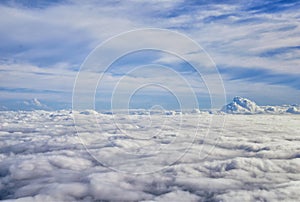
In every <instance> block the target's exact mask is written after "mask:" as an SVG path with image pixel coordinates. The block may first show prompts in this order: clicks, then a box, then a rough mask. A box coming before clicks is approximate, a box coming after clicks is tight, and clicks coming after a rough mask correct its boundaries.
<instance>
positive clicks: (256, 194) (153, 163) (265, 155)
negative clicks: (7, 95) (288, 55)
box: [0, 111, 300, 201]
mask: <svg viewBox="0 0 300 202" xmlns="http://www.w3.org/2000/svg"><path fill="white" fill-rule="evenodd" d="M74 113H76V116H79V117H81V118H82V119H81V120H82V121H81V122H77V123H76V127H77V131H79V132H80V136H77V135H76V132H75V128H74V123H73V121H72V116H73V115H74V114H73V115H72V114H70V113H69V112H68V111H57V112H45V111H35V112H1V113H0V116H1V117H0V118H1V120H5V121H3V122H2V123H1V128H0V140H1V141H0V159H1V161H0V199H6V200H8V201H10V200H11V199H17V201H19V200H20V201H24V200H29V201H41V200H44V201H95V200H130V201H135V200H137V201H143V200H154V201H170V200H179V199H184V200H186V201H199V200H200V201H202V200H203V201H233V200H249V201H254V200H259V201H266V200H267V201H269V200H270V201H278V200H284V201H293V200H297V199H298V198H299V197H300V196H299V191H298V189H299V183H300V176H299V171H300V170H299V168H300V162H299V154H300V153H299V152H300V151H299V147H298V145H299V141H300V139H299V131H300V128H299V124H298V123H299V118H300V117H299V116H293V115H286V116H278V115H250V116H247V115H235V116H232V115H227V116H222V115H218V116H213V115H208V114H200V115H199V114H197V115H195V114H194V115H193V114H186V115H182V116H180V115H174V116H163V115H152V125H151V124H149V116H147V115H130V116H129V117H127V116H124V115H122V114H119V115H115V116H112V115H106V114H98V113H96V112H92V111H85V112H83V113H79V112H74ZM125 117H126V118H127V119H124V118H125ZM224 117H225V119H226V122H225V125H224V129H223V132H221V133H220V130H219V129H218V127H212V128H210V132H209V135H208V136H206V135H205V134H206V133H207V130H208V127H209V124H208V123H210V119H218V118H224ZM94 118H97V119H98V120H99V121H100V122H99V123H100V127H99V126H97V125H93V124H91V123H92V122H91V119H94ZM179 118H181V119H182V121H181V122H180V119H179ZM197 122H199V129H198V135H197V136H196V137H194V133H195V126H196V125H197V124H196V123H197ZM179 123H181V130H182V131H183V132H180V133H177V132H178V131H179V128H180V127H178V126H179V125H178V124H179ZM218 123H220V122H218ZM273 123H277V124H273ZM115 124H118V127H119V129H122V131H120V130H119V129H118V128H117V127H116V125H115ZM192 126H194V127H192ZM157 131H158V133H156V132H157ZM124 132H127V135H126V133H124ZM155 133H156V135H155V136H154V135H153V134H155ZM99 134H100V135H99ZM128 135H129V136H128ZM82 142H84V143H85V145H83V144H82ZM191 142H193V145H192V147H190V149H189V151H188V153H186V154H185V155H184V156H182V154H183V152H184V150H185V148H186V146H187V145H189V144H190V143H191ZM86 147H87V148H88V149H89V152H90V153H88V152H87V150H86V149H85V148H86ZM179 148H180V149H179ZM90 154H94V155H97V154H99V156H94V157H95V158H93V157H92V156H91V155H90ZM125 157H126V158H125ZM167 157H168V158H167ZM174 157H175V159H178V160H177V161H176V162H175V163H170V161H169V160H170V159H174ZM204 157H206V158H204ZM99 161H100V162H99ZM103 163H104V164H106V165H109V166H110V167H111V168H112V169H113V170H112V169H110V168H107V167H105V166H102V165H103ZM124 163H125V164H124ZM116 170H117V171H116ZM155 170H158V171H157V172H150V173H148V174H140V175H136V174H134V173H136V172H138V173H143V172H147V171H155Z"/></svg>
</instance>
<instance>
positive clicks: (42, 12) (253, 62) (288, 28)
mask: <svg viewBox="0 0 300 202" xmlns="http://www.w3.org/2000/svg"><path fill="white" fill-rule="evenodd" d="M299 9H300V2H299V1H287V0H286V1H283V0H275V1H271V0H270V1H260V0H257V1H251V0H250V1H248V0H247V1H184V0H174V1H171V0H163V1H157V0H150V1H137V0H132V1H68V0H66V1H29V0H28V1H26V0H25V1H1V2H0V25H1V26H0V44H1V45H0V72H1V74H0V77H1V78H0V93H1V98H0V104H1V105H7V104H9V103H12V102H15V101H16V102H20V101H22V100H28V99H33V98H38V99H39V100H41V101H42V102H44V103H47V104H49V105H51V106H52V107H53V108H59V107H62V106H63V107H65V106H67V107H68V106H69V107H70V106H71V104H72V90H73V86H74V82H75V79H76V75H77V72H78V71H79V69H80V66H81V64H82V63H83V61H84V60H85V58H86V57H87V56H88V54H89V53H90V52H91V51H92V50H93V49H94V48H95V47H96V46H97V45H99V44H100V43H102V42H103V41H105V40H106V39H108V38H110V37H113V36H115V35H117V34H120V33H122V32H126V31H130V30H132V29H141V28H162V29H170V30H173V31H178V32H180V33H183V34H185V35H187V36H188V37H190V38H192V39H193V40H195V41H196V42H197V43H199V44H200V45H201V46H202V47H203V48H204V49H205V50H206V52H207V53H208V54H209V55H210V56H211V58H212V59H213V60H214V62H215V64H216V66H217V68H218V70H219V72H220V74H221V76H222V79H223V82H224V86H225V90H226V96H227V98H228V99H231V98H232V97H233V96H235V95H240V96H245V97H248V98H250V99H253V100H255V101H256V102H257V103H258V104H261V105H266V104H270V105H281V104H295V103H297V104H300V67H299V66H300V13H299ZM177 60H178V58H177V59H176V58H174V56H170V55H165V54H162V53H159V52H144V53H138V54H133V55H131V56H130V55H129V56H128V57H127V58H124V59H122V60H120V61H117V62H116V63H115V64H114V66H113V67H112V68H111V70H110V71H109V72H108V73H107V75H106V77H105V79H106V82H105V83H104V85H103V84H102V85H103V86H99V87H98V89H99V90H98V91H97V95H96V98H97V99H96V100H97V107H99V108H109V106H110V96H111V91H112V89H113V88H114V86H115V84H116V82H117V81H118V80H119V79H120V78H121V77H122V76H124V74H126V71H128V70H130V69H131V68H134V67H136V66H141V65H146V64H161V65H167V66H172V68H173V69H175V70H176V71H178V72H180V73H181V74H183V75H185V76H186V78H187V79H188V80H189V81H190V82H191V85H192V86H193V87H194V88H195V91H196V94H197V96H198V100H199V105H200V107H201V108H207V107H209V94H208V92H207V90H205V85H204V84H203V81H201V79H199V78H197V77H196V76H195V74H194V72H193V70H192V68H190V67H189V65H187V64H185V63H182V62H178V61H177ZM174 61H175V62H174ZM157 76H160V77H161V76H165V78H164V79H165V80H168V79H169V78H168V75H163V73H162V72H160V73H159V71H156V73H155V74H153V71H152V72H151V71H145V72H144V73H143V75H135V77H134V78H135V79H136V80H140V79H141V78H145V77H146V78H148V79H150V80H151V79H153V78H154V77H157ZM140 77H141V78H140ZM130 82H131V83H133V84H134V83H135V80H130ZM172 82H173V81H172ZM173 85H174V86H176V85H178V84H176V82H173ZM125 90H126V89H125ZM138 92H139V93H140V94H137V95H135V96H134V97H133V98H134V99H135V100H132V102H131V103H132V105H133V106H132V107H139V108H142V107H146V108H147V107H150V106H151V105H154V104H161V105H163V106H164V107H165V108H177V107H178V103H177V102H176V99H173V98H172V96H171V95H170V94H169V93H167V92H165V94H164V93H163V92H160V91H157V90H154V92H153V91H151V90H149V91H144V90H141V91H138ZM155 92H156V93H155ZM150 97H151V98H152V99H150ZM151 100H152V101H151ZM135 103H136V104H135Z"/></svg>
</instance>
